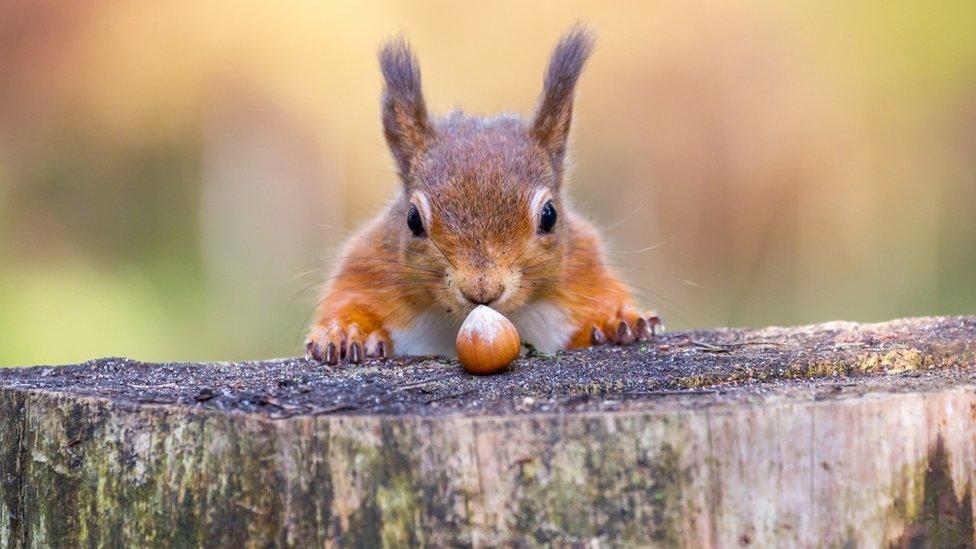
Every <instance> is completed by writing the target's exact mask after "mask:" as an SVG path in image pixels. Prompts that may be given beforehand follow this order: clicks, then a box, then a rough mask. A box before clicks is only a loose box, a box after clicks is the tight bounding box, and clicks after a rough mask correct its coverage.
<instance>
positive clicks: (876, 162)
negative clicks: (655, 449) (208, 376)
mask: <svg viewBox="0 0 976 549" xmlns="http://www.w3.org/2000/svg"><path fill="white" fill-rule="evenodd" d="M578 20H579V21H583V22H586V23H588V24H589V25H590V26H592V28H593V29H594V30H595V31H596V34H597V36H598V44H597V50H596V53H595V55H594V57H593V58H592V60H591V63H590V65H589V67H588V69H587V71H586V72H585V73H584V75H583V78H582V80H581V83H580V88H579V94H578V96H577V103H576V119H575V121H574V132H575V135H574V149H573V155H572V157H573V163H574V170H573V175H572V182H571V184H570V193H571V195H572V197H573V199H574V200H575V202H576V203H577V204H578V206H579V208H580V209H581V210H583V211H584V212H586V213H587V214H588V215H589V216H590V217H591V218H592V219H593V220H594V221H595V222H596V223H597V224H598V225H600V226H603V227H605V235H606V239H607V241H608V244H610V246H611V249H612V252H611V253H610V256H609V262H610V263H612V264H614V265H616V266H617V268H618V269H619V271H620V272H621V273H622V274H623V275H624V276H625V277H626V278H627V279H628V280H629V281H631V282H632V283H633V284H634V285H635V286H636V287H638V288H640V293H641V294H642V295H641V296H640V297H641V299H642V301H643V302H644V303H645V304H646V305H648V306H652V307H656V308H657V309H658V310H659V312H660V313H661V315H662V316H663V317H664V319H665V321H666V322H667V324H668V326H669V328H671V329H680V328H687V327H705V326H718V325H767V324H785V323H804V322H817V321H826V320H833V319H850V320H861V321H871V320H881V319H887V318H891V317H898V316H907V315H934V314H965V313H974V312H976V155H974V151H976V32H974V29H976V3H974V2H972V0H968V1H966V0H964V1H945V2H938V3H928V2H921V1H915V2H875V1H864V2H819V1H814V0H802V1H796V2H769V1H761V0H754V1H749V2H735V3H727V2H685V1H673V2H672V1H667V2H612V3H611V2H598V1H591V2H559V3H555V2H530V3H525V2H484V3H473V2H472V3H468V2H465V3H461V2H440V1H438V2H416V3H386V2H335V3H333V2H324V1H320V0H317V1H284V2H258V1H252V0H233V1H227V0H211V1H206V2H201V1H199V0H196V1H181V0H171V1H167V2H148V1H127V0H126V1H122V0H80V1H75V2H63V1H60V0H59V1H54V0H44V1H31V0H10V1H7V2H4V3H3V4H2V6H0V364H3V365H24V364H40V363H64V362H75V361H83V360H86V359H89V358H94V357H98V356H106V355H128V356H132V357H135V358H139V359H145V360H184V359H186V360H191V359H192V360H236V359H246V358H262V357H272V356H287V355H295V354H298V353H299V352H300V350H301V341H302V336H303V329H304V324H305V322H306V316H307V314H308V313H309V311H310V310H311V308H312V307H313V305H314V301H315V299H314V298H315V290H314V286H315V283H316V282H317V281H318V280H320V279H321V278H322V277H323V276H324V274H323V273H326V272H327V271H328V270H329V268H330V264H331V258H334V257H335V247H336V246H337V245H338V244H339V243H340V242H341V240H342V239H343V237H344V236H345V235H347V234H348V233H349V232H350V231H351V230H353V229H354V228H355V227H356V226H357V225H358V224H360V223H361V222H362V221H364V220H365V219H367V218H368V217H370V216H371V215H373V214H375V213H376V212H377V211H379V210H380V209H382V207H383V204H384V203H385V201H386V200H387V199H388V198H389V197H390V196H392V194H393V193H394V192H395V190H396V188H397V185H398V182H397V181H396V178H395V176H394V174H393V167H392V161H391V160H390V157H389V155H388V153H387V150H386V148H385V145H384V142H383V138H382V134H381V130H380V123H379V115H378V101H379V99H378V98H379V91H380V77H379V74H378V71H377V68H376V62H375V53H376V50H377V47H378V45H379V44H380V43H381V42H382V41H383V40H384V39H386V38H389V37H391V36H394V35H396V34H397V33H399V32H403V33H404V34H405V35H406V36H407V37H408V38H409V39H410V40H411V41H412V43H413V45H414V47H415V50H416V52H417V53H418V55H419V57H420V61H421V66H422V69H423V75H424V86H425V91H426V95H427V100H428V105H429V107H430V108H431V109H432V110H433V111H434V112H438V113H446V112H447V111H449V110H451V109H453V108H455V107H460V108H463V109H465V110H467V111H469V112H473V113H483V114H490V113H493V112H496V111H500V110H508V111H517V112H521V113H528V112H530V111H531V109H532V107H533V104H534V100H535V97H536V94H537V93H538V92H539V89H540V86H541V79H542V70H543V68H544V66H545V62H546V58H547V56H548V54H549V51H550V49H551V47H552V46H553V44H554V43H555V41H556V40H557V38H558V37H559V35H560V34H561V33H562V32H563V31H565V30H566V29H568V28H569V27H570V26H571V25H572V24H573V23H574V22H576V21H578Z"/></svg>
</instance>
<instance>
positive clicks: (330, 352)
mask: <svg viewBox="0 0 976 549" xmlns="http://www.w3.org/2000/svg"><path fill="white" fill-rule="evenodd" d="M325 363H326V364H328V365H329V366H335V365H336V364H338V363H339V353H338V352H336V345H335V343H332V342H331V341H330V342H329V345H328V346H327V347H326V348H325Z"/></svg>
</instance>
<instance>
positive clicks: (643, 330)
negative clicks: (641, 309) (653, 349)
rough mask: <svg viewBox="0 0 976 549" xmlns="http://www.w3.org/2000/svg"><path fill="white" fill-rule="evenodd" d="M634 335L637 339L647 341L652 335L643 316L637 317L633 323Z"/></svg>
mask: <svg viewBox="0 0 976 549" xmlns="http://www.w3.org/2000/svg"><path fill="white" fill-rule="evenodd" d="M634 335H635V336H636V337H637V341H647V340H648V339H650V338H652V337H654V334H653V333H652V331H651V326H650V324H648V323H647V321H646V320H644V319H643V318H638V319H637V322H635V323H634Z"/></svg>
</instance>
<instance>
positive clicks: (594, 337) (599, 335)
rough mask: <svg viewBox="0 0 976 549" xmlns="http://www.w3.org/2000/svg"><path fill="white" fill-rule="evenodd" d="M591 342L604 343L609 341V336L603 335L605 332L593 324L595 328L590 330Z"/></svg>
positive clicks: (595, 343)
mask: <svg viewBox="0 0 976 549" xmlns="http://www.w3.org/2000/svg"><path fill="white" fill-rule="evenodd" d="M590 342H592V343H593V344H594V345H603V344H604V343H606V342H607V336H605V335H603V332H601V331H600V329H599V328H597V327H596V325H595V324H594V325H593V329H592V330H590Z"/></svg>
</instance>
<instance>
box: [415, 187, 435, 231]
mask: <svg viewBox="0 0 976 549" xmlns="http://www.w3.org/2000/svg"><path fill="white" fill-rule="evenodd" d="M410 202H411V203H413V204H416V205H417V210H418V211H419V212H420V217H421V218H422V219H423V220H424V227H427V228H428V230H429V229H430V224H431V210H430V201H428V200H427V197H426V196H424V193H422V192H420V191H414V193H413V194H411V195H410Z"/></svg>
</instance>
